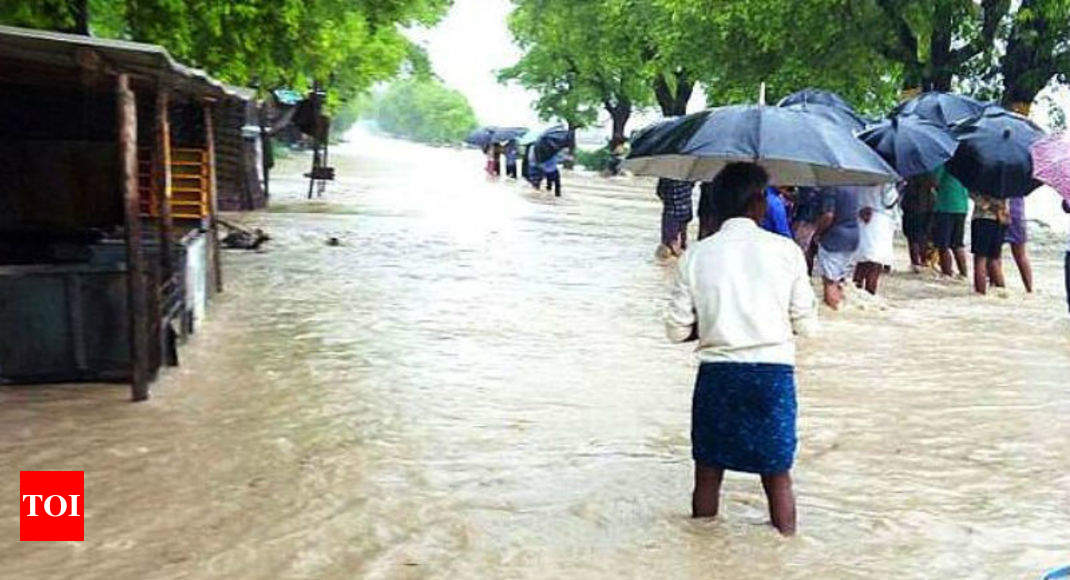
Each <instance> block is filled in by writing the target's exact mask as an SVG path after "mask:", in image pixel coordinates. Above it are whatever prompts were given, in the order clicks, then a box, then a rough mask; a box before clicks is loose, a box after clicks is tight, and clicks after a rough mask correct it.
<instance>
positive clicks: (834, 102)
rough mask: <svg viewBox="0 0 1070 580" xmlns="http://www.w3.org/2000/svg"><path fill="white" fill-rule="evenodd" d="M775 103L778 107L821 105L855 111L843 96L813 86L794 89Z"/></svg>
mask: <svg viewBox="0 0 1070 580" xmlns="http://www.w3.org/2000/svg"><path fill="white" fill-rule="evenodd" d="M776 105H777V106H778V107H787V106H790V105H823V106H826V107H832V108H834V109H844V110H846V111H850V112H852V113H854V111H855V110H854V109H853V108H852V107H851V105H849V104H847V101H845V100H843V97H841V96H839V95H837V94H836V93H834V92H832V91H826V90H824V89H813V88H809V89H803V90H801V91H796V92H794V93H792V94H790V95H788V96H786V97H784V98H783V99H780V102H779V103H777V104H776Z"/></svg>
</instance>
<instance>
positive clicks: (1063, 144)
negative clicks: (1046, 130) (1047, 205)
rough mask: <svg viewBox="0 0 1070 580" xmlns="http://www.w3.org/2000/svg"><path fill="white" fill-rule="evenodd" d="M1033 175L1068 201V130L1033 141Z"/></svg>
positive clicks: (1069, 182) (1069, 171)
mask: <svg viewBox="0 0 1070 580" xmlns="http://www.w3.org/2000/svg"><path fill="white" fill-rule="evenodd" d="M1030 152H1031V153H1032V155H1033V177H1035V178H1037V179H1039V180H1040V181H1043V182H1044V183H1046V184H1048V185H1050V186H1051V187H1052V189H1054V190H1055V191H1058V192H1059V195H1062V196H1063V198H1064V199H1066V200H1067V201H1070V132H1063V133H1059V134H1057V135H1051V136H1049V137H1044V138H1041V139H1039V140H1037V142H1035V143H1033V147H1032V149H1031V150H1030Z"/></svg>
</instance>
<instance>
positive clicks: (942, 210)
mask: <svg viewBox="0 0 1070 580" xmlns="http://www.w3.org/2000/svg"><path fill="white" fill-rule="evenodd" d="M935 177H936V202H935V205H934V206H933V209H934V213H933V226H932V235H933V245H935V246H936V249H937V250H938V251H939V252H940V272H941V273H943V275H944V276H952V275H954V271H953V270H952V269H951V266H952V257H954V262H955V265H957V266H958V270H959V275H960V276H962V277H966V276H967V275H968V270H967V269H966V243H965V232H966V213H967V212H968V211H969V209H970V199H969V191H967V190H966V188H965V187H963V185H962V184H961V183H959V180H958V179H956V178H955V176H954V175H951V172H949V171H948V170H947V169H946V168H944V167H940V168H939V169H937V170H936V172H935Z"/></svg>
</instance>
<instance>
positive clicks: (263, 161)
mask: <svg viewBox="0 0 1070 580" xmlns="http://www.w3.org/2000/svg"><path fill="white" fill-rule="evenodd" d="M266 108H267V101H266V100H265V101H264V103H263V104H261V105H260V107H259V109H260V110H259V113H258V116H259V121H260V167H261V169H262V170H263V172H264V201H265V202H266V201H267V200H268V199H269V198H270V197H271V190H270V189H269V187H268V182H269V181H271V178H270V176H269V175H268V173H269V172H270V171H271V163H270V161H271V157H269V155H271V154H272V153H271V152H270V151H268V147H271V138H270V137H269V135H268V121H267V113H265V112H264V110H265V109H266Z"/></svg>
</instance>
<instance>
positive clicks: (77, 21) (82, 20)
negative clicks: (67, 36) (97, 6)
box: [68, 0, 89, 36]
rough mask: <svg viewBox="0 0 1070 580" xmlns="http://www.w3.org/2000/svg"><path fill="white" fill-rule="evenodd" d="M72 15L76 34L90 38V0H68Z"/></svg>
mask: <svg viewBox="0 0 1070 580" xmlns="http://www.w3.org/2000/svg"><path fill="white" fill-rule="evenodd" d="M68 1H69V4H68V6H69V7H70V11H71V15H72V16H74V30H72V31H71V32H73V33H74V34H82V35H85V36H89V0H68Z"/></svg>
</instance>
